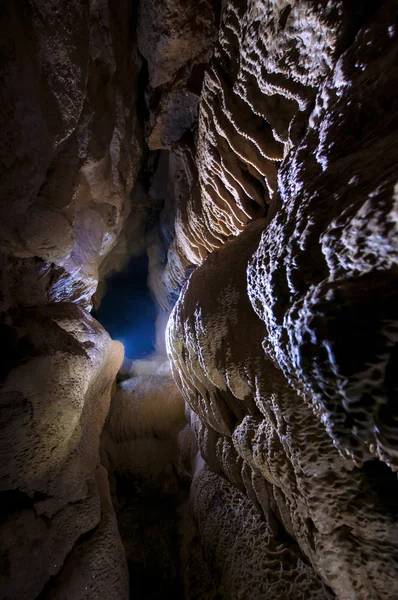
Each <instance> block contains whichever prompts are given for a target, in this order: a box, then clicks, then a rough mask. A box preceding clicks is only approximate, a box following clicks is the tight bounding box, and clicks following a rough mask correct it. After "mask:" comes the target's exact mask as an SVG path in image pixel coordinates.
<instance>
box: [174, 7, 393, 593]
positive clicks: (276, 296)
mask: <svg viewBox="0 0 398 600" xmlns="http://www.w3.org/2000/svg"><path fill="white" fill-rule="evenodd" d="M396 18H397V13H396V3H394V2H384V3H367V4H365V3H360V2H358V3H345V2H341V3H333V4H332V3H324V4H320V3H312V2H297V3H295V4H294V5H291V4H290V3H287V2H286V3H284V2H260V3H259V2H256V3H254V2H253V3H251V2H247V3H245V2H228V3H225V5H224V7H223V12H222V17H221V26H220V34H219V40H218V42H217V44H216V46H215V51H214V54H213V57H212V60H211V63H210V65H209V68H208V70H207V71H206V74H205V79H204V85H203V92H202V96H201V100H200V105H199V129H198V138H197V150H196V159H195V160H196V166H197V171H198V184H197V186H196V190H195V194H194V193H192V194H191V195H190V196H187V197H186V202H185V204H184V207H183V208H182V209H181V210H180V212H179V213H177V222H176V238H175V241H174V247H173V248H172V249H171V252H170V253H169V258H170V259H171V263H172V261H173V254H172V253H173V252H174V253H177V254H178V253H180V254H181V255H183V256H184V257H185V259H186V260H187V261H188V262H190V263H192V264H195V265H199V266H198V268H197V269H196V270H195V271H194V272H193V273H192V275H191V276H190V277H189V279H188V282H187V283H186V284H185V287H184V288H183V289H182V292H181V294H180V297H179V299H178V301H177V304H176V306H175V308H174V309H173V312H172V315H171V318H170V321H169V325H168V330H167V336H168V352H169V356H170V358H171V362H172V367H173V372H174V377H175V380H176V382H177V384H178V386H179V387H180V389H181V391H182V393H183V395H184V398H185V401H186V403H187V405H188V406H189V411H188V413H189V415H190V416H189V422H190V423H191V427H192V428H193V430H194V431H195V434H196V438H197V442H198V446H199V451H200V455H201V456H202V457H203V459H204V460H205V462H206V463H207V465H208V467H209V468H210V469H211V471H212V472H213V473H214V474H218V475H219V476H221V478H222V479H221V481H220V482H219V483H218V484H217V485H220V486H224V485H226V484H225V483H224V482H223V480H224V479H227V480H228V481H229V482H230V483H232V484H233V486H234V488H237V489H238V490H240V491H241V492H242V493H243V494H244V495H245V496H246V498H249V499H250V501H251V502H252V504H254V505H255V506H257V508H258V509H259V510H260V511H262V512H263V514H264V519H265V521H267V519H269V518H271V519H272V520H274V521H276V529H275V532H274V535H275V539H278V535H280V528H281V527H282V530H283V531H284V532H285V533H287V534H288V535H289V536H291V537H292V538H294V539H295V540H296V541H297V542H298V544H299V547H300V549H301V551H302V552H303V554H304V555H305V557H307V558H308V559H309V561H310V563H311V564H312V566H313V567H314V569H315V571H316V572H317V573H318V574H319V575H320V576H321V578H322V580H323V581H324V582H325V583H326V584H327V586H329V588H330V589H331V590H332V592H333V593H334V594H335V595H336V597H338V598H343V599H348V598H353V597H355V598H364V599H365V598H366V599H368V598H375V599H376V598H386V599H387V598H394V597H395V596H397V595H398V589H397V587H396V586H397V583H396V582H397V570H396V569H397V562H396V557H397V545H396V540H397V532H396V516H397V508H398V505H397V491H398V490H397V480H396V475H395V471H396V451H397V446H396V438H395V436H396V434H397V428H396V418H397V416H396V398H397V386H396V382H395V373H396V368H397V354H396V349H397V345H396V344H397V337H396V327H397V325H396V324H397V317H398V314H397V302H396V289H397V287H396V284H397V272H396V264H397V240H398V236H397V213H396V174H395V167H394V165H396V147H397V146H396V142H397V123H396V115H397V105H396V95H395V93H394V92H393V90H394V89H395V88H396V83H397V82H396V74H397V72H396V64H397V49H398V45H397V38H396ZM184 211H185V212H184ZM251 221H254V223H253V224H250V223H251ZM234 238H235V239H234ZM192 476H193V483H192V492H191V506H192V513H193V518H194V521H195V522H196V526H197V531H198V537H199V540H200V541H201V543H203V544H204V546H205V547H206V548H207V549H208V550H209V553H210V556H209V562H210V564H213V563H216V564H217V563H218V564H222V565H223V566H222V567H221V568H220V570H221V573H222V575H221V578H222V576H225V577H227V579H228V581H229V577H231V575H229V576H227V575H226V573H229V570H228V569H229V567H228V564H229V563H228V561H229V560H231V558H230V550H229V549H228V546H229V544H228V543H225V545H223V544H222V543H221V542H220V544H218V545H217V543H216V542H215V540H211V541H210V534H209V528H210V529H211V527H212V526H211V525H209V524H208V522H209V520H211V517H210V516H208V517H207V519H206V518H205V517H204V509H203V504H205V503H206V502H207V501H208V498H206V494H205V493H202V495H201V497H200V498H199V499H198V494H199V492H198V491H197V490H198V489H199V488H200V485H201V484H200V483H199V481H202V485H203V486H204V487H205V486H206V484H205V483H204V480H202V479H201V478H203V477H204V475H197V474H196V471H195V468H192ZM212 477H213V478H214V475H212ZM196 478H198V483H196ZM214 485H215V484H214ZM209 493H210V492H209ZM211 493H214V492H211ZM219 510H220V515H219V518H220V519H223V518H225V519H226V523H227V522H228V517H227V514H226V513H227V511H228V508H227V506H225V509H224V511H223V509H222V508H220V509H219ZM224 513H225V514H224ZM213 527H214V530H216V529H217V526H216V525H215V524H213ZM219 535H220V533H219ZM225 535H227V534H225ZM242 535H243V534H242ZM268 536H269V533H268V532H267V531H265V530H263V531H262V532H261V533H258V534H254V533H253V539H254V538H255V539H256V540H257V543H258V544H259V545H262V546H263V547H266V546H267V544H269V543H270V538H269V537H268ZM217 539H218V538H217ZM271 539H272V538H271ZM237 540H239V541H237V542H236V543H237V544H239V543H240V536H239V534H238V538H237ZM214 544H216V545H214ZM250 560H251V558H250V555H249V554H247V553H246V552H241V553H239V558H235V562H234V568H235V569H241V572H242V580H243V579H244V575H243V573H245V574H246V576H247V578H248V579H247V580H248V581H250ZM275 568H276V567H275ZM246 569H247V572H246ZM240 582H241V579H239V583H240ZM248 586H249V587H250V589H251V597H253V598H263V597H266V596H264V591H263V590H262V588H261V582H260V581H259V580H257V581H256V582H255V583H253V580H251V583H250V584H248ZM224 592H225V594H226V596H225V597H228V598H245V597H247V596H246V595H245V594H246V593H247V592H246V591H245V589H244V587H243V588H242V589H241V588H240V587H239V585H238V583H236V585H234V586H233V587H232V588H227V591H226V590H225V589H224ZM291 593H292V594H293V595H292V597H303V598H304V597H312V596H311V593H312V592H309V591H308V592H306V593H307V595H305V594H304V595H302V596H300V592H299V591H297V590H296V592H294V591H293V588H292V589H291ZM295 593H296V594H297V596H295V595H294V594H295ZM314 595H316V592H314Z"/></svg>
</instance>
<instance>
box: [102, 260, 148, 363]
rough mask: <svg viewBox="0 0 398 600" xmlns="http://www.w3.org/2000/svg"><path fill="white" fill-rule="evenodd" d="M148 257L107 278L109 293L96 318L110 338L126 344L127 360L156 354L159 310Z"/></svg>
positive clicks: (134, 261) (107, 292)
mask: <svg viewBox="0 0 398 600" xmlns="http://www.w3.org/2000/svg"><path fill="white" fill-rule="evenodd" d="M147 278H148V256H147V255H143V256H138V257H133V258H131V259H130V261H129V263H128V265H127V266H126V268H124V269H123V270H122V271H119V272H118V273H115V274H113V275H111V276H110V277H108V279H107V282H106V283H107V288H106V289H107V291H106V293H105V296H104V297H103V298H102V300H101V304H100V306H99V308H98V310H93V311H92V315H93V316H94V317H95V318H96V319H97V320H98V321H99V322H100V323H101V325H103V327H104V328H105V329H106V330H107V332H108V333H109V335H110V336H111V337H112V338H113V339H115V340H118V341H119V342H122V344H123V345H124V352H125V357H126V358H128V359H131V360H135V359H139V358H143V357H144V356H147V355H149V354H152V353H153V352H155V342H156V332H155V321H156V307H155V303H154V301H153V299H152V297H151V294H150V291H149V288H148V284H147Z"/></svg>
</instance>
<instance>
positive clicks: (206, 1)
mask: <svg viewBox="0 0 398 600" xmlns="http://www.w3.org/2000/svg"><path fill="white" fill-rule="evenodd" d="M216 19H217V15H216V8H215V3H214V2H212V1H211V0H199V2H197V1H196V2H194V1H193V0H188V1H186V0H178V1H175V0H165V1H164V2H162V3H159V2H156V1H155V0H144V1H143V2H141V3H140V11H139V23H138V47H139V50H140V52H141V54H142V55H143V56H144V57H145V58H146V60H147V61H148V69H149V83H150V85H151V86H152V87H153V88H156V87H158V86H160V85H163V84H165V83H167V82H168V81H170V80H171V79H172V77H173V76H174V75H175V74H176V73H177V71H178V70H179V69H180V68H181V67H182V66H184V65H185V64H186V63H187V62H188V61H189V60H191V59H193V58H195V57H196V56H198V55H199V54H201V53H202V52H203V51H204V50H206V49H207V48H208V47H209V46H210V45H211V43H212V41H213V40H214V38H215V35H216V33H217V25H216Z"/></svg>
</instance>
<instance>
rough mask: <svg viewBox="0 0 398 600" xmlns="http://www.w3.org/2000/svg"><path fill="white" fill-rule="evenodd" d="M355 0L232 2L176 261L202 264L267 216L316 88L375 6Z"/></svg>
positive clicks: (204, 107) (207, 85)
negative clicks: (279, 173)
mask: <svg viewBox="0 0 398 600" xmlns="http://www.w3.org/2000/svg"><path fill="white" fill-rule="evenodd" d="M354 4H355V6H354V5H353V3H350V2H344V1H343V0H340V1H339V2H323V3H317V2H313V1H312V0H300V1H297V2H294V3H291V2H288V1H286V0H282V1H278V2H276V1H272V0H262V1H261V2H258V1H251V0H249V1H248V2H244V1H238V0H230V1H229V2H225V3H224V4H223V11H222V17H221V27H220V32H219V38H218V41H217V44H216V45H215V48H214V54H213V58H212V60H211V62H210V65H209V67H208V69H207V70H206V72H205V77H204V83H203V89H202V94H201V99H200V105H199V127H198V139H197V151H196V164H197V168H198V178H199V185H196V186H194V187H193V188H192V189H191V190H190V194H187V195H186V197H185V198H184V200H183V202H182V203H181V206H180V207H179V209H178V213H177V219H176V240H175V247H173V249H172V252H170V253H169V259H170V261H171V262H173V259H174V256H173V254H177V257H179V256H181V255H182V256H183V257H184V259H185V261H187V262H188V263H191V264H193V265H199V264H201V263H202V261H203V260H204V258H205V257H206V256H207V254H208V253H209V252H211V251H212V250H213V249H215V248H218V247H220V246H221V245H222V244H223V243H225V241H226V240H227V239H228V237H230V236H231V235H237V234H238V233H239V232H240V231H242V230H243V229H244V227H245V226H246V225H247V223H249V222H250V221H251V220H253V219H256V218H259V217H262V216H264V215H265V214H266V213H267V210H268V206H269V204H270V203H271V202H272V197H273V194H274V192H275V190H276V188H277V170H278V166H279V164H280V162H281V161H282V159H283V158H284V156H286V154H287V152H288V151H289V150H290V149H291V148H292V147H293V146H294V145H296V144H297V143H298V142H299V141H300V139H301V137H302V136H303V134H304V133H305V130H306V127H307V123H308V114H309V112H310V111H311V109H312V106H313V102H314V98H315V95H316V92H317V88H318V87H319V85H320V84H321V82H322V81H323V80H324V79H325V77H326V76H327V75H328V74H329V73H330V72H331V69H332V68H333V66H334V64H335V62H336V60H337V58H338V56H339V55H340V54H341V52H342V51H343V50H344V49H345V47H347V45H349V43H351V41H352V40H353V39H354V36H355V33H356V32H357V31H358V29H359V28H360V26H361V24H362V23H363V21H364V19H365V18H366V13H367V11H369V8H371V7H369V6H365V4H366V3H363V2H356V3H354ZM177 260H179V259H178V258H177Z"/></svg>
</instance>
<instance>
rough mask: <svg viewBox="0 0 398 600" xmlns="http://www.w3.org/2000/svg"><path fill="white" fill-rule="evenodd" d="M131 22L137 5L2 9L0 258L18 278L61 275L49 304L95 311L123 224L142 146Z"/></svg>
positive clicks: (50, 287) (49, 291) (49, 290)
mask: <svg viewBox="0 0 398 600" xmlns="http://www.w3.org/2000/svg"><path fill="white" fill-rule="evenodd" d="M130 12H131V7H130V6H129V3H128V2H127V0H122V1H121V2H118V3H117V4H112V6H111V5H109V6H108V3H107V2H105V1H104V0H98V1H96V2H89V1H88V0H73V1H72V2H68V3H67V4H64V3H61V4H59V3H57V2H42V1H39V0H37V1H35V2H32V3H30V4H29V6H26V7H24V8H22V6H21V5H19V4H16V3H6V5H5V6H4V9H3V10H2V18H1V33H0V37H1V48H2V52H1V54H2V60H1V65H0V72H1V79H2V82H3V94H2V99H1V115H2V126H1V138H0V157H1V160H0V165H1V166H0V169H1V171H0V181H1V189H0V196H1V202H0V251H1V252H2V253H3V254H4V255H5V259H4V260H5V261H6V262H7V264H8V266H7V268H8V269H9V270H13V269H14V268H15V267H16V268H17V270H19V271H27V270H29V271H30V273H31V275H30V276H31V277H32V278H33V277H36V278H38V279H41V278H42V273H43V270H44V271H46V272H49V273H51V274H53V275H54V281H52V279H51V276H49V277H48V279H47V281H46V284H45V288H46V289H45V290H44V292H43V296H42V298H41V299H40V302H41V303H45V302H48V301H50V302H51V301H54V300H55V301H76V302H79V303H80V304H82V305H85V306H89V305H90V298H91V295H92V294H93V292H94V291H95V287H96V284H97V280H98V265H99V263H100V262H101V259H102V257H103V256H104V255H105V254H106V253H107V252H108V251H109V249H110V248H111V247H112V245H113V244H114V243H115V241H116V238H117V235H118V234H119V233H120V230H121V228H122V225H123V219H124V204H125V199H126V197H127V196H128V194H129V193H130V190H131V188H132V186H133V183H134V181H135V178H136V175H137V171H138V168H139V164H140V156H141V136H142V133H141V130H140V126H139V125H138V122H137V115H136V110H135V107H136V95H137V91H136V79H137V75H138V70H139V67H140V61H139V58H138V55H137V52H136V48H135V46H134V42H133V41H132V39H131V32H130V29H129V27H130V25H129V14H130ZM104 32H106V33H104ZM60 279H62V280H63V283H62V286H58V282H59V280H60ZM23 286H24V283H23V282H22V281H20V282H17V281H15V279H14V281H13V287H14V290H13V292H15V287H17V288H20V287H23ZM57 287H58V290H57ZM59 287H62V288H63V290H65V289H67V290H68V291H67V293H65V292H64V291H60V290H59ZM21 293H23V292H22V291H21V290H20V289H18V290H17V294H19V295H21ZM37 296H38V294H37Z"/></svg>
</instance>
